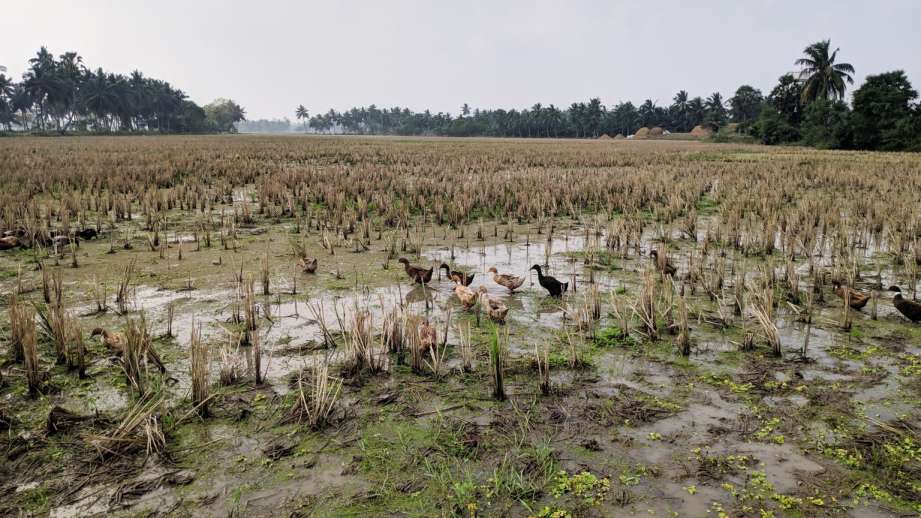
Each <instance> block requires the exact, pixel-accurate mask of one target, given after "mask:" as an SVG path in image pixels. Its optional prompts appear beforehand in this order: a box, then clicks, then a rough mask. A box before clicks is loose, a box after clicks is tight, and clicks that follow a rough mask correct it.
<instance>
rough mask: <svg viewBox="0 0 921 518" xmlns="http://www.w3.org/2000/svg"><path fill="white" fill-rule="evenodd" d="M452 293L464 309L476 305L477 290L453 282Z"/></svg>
mask: <svg viewBox="0 0 921 518" xmlns="http://www.w3.org/2000/svg"><path fill="white" fill-rule="evenodd" d="M454 294H455V295H457V299H458V300H460V302H461V304H463V306H464V308H465V309H470V308H472V307H473V306H474V305H476V301H477V292H475V291H473V290H472V289H470V288H468V287H467V286H464V285H463V284H461V283H459V282H455V283H454Z"/></svg>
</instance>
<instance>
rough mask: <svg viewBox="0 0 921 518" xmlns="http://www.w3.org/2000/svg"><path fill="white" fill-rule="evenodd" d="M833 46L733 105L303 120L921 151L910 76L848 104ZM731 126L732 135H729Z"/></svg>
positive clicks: (361, 130)
mask: <svg viewBox="0 0 921 518" xmlns="http://www.w3.org/2000/svg"><path fill="white" fill-rule="evenodd" d="M837 57H838V50H837V49H834V50H833V49H832V48H831V42H830V41H828V40H825V41H820V42H817V43H814V44H812V45H810V46H809V47H807V48H806V49H805V50H804V56H803V57H802V58H800V59H798V60H796V62H795V65H796V66H798V67H800V71H799V73H798V74H796V75H794V74H785V75H783V76H781V77H780V78H779V79H778V82H777V85H776V86H774V87H773V88H772V89H771V91H770V92H769V93H768V94H767V95H764V94H763V93H762V92H761V91H760V90H758V89H756V88H754V87H752V86H750V85H743V86H740V87H739V88H738V89H736V91H735V94H734V95H733V96H732V97H730V98H729V99H728V100H725V99H724V98H723V96H722V95H721V94H720V93H719V92H715V93H713V94H711V95H709V96H707V97H706V98H703V97H693V98H692V97H690V95H689V94H688V93H687V92H686V91H684V90H681V91H679V92H678V93H677V94H676V95H675V96H674V98H673V99H672V102H671V104H670V105H668V106H657V105H656V103H654V102H653V101H652V100H649V99H647V100H646V101H644V102H643V103H642V104H640V105H639V106H636V105H634V104H633V103H631V102H622V103H618V104H617V105H615V106H612V107H606V106H605V105H604V104H602V102H601V100H600V99H599V98H593V99H590V100H589V101H588V102H578V103H573V104H571V105H570V106H569V107H568V108H560V107H557V106H554V105H552V104H550V105H546V106H544V105H542V104H535V105H534V106H532V107H531V108H528V109H523V110H514V109H512V110H503V109H497V110H481V109H474V110H471V108H470V107H469V106H468V105H466V104H465V105H464V106H463V107H462V108H461V110H460V115H458V116H456V117H455V116H452V115H451V114H450V113H443V112H439V113H432V112H431V111H429V110H426V111H424V112H414V111H412V110H409V109H407V108H400V107H394V108H389V109H388V108H383V109H381V108H378V107H376V106H374V105H371V106H368V107H360V108H352V109H350V110H348V111H342V112H337V111H335V110H330V111H329V112H327V113H324V114H318V115H314V116H309V114H308V113H307V110H306V109H305V108H304V107H303V105H302V106H299V107H298V108H297V111H296V112H295V115H296V116H297V118H298V119H302V120H304V121H306V122H307V126H309V128H311V129H312V130H313V131H315V132H318V133H350V134H367V135H444V136H489V137H575V138H595V137H599V136H601V135H608V136H611V137H614V136H616V135H624V136H629V135H631V134H634V133H635V132H636V131H637V130H639V129H640V128H644V127H645V128H653V127H660V128H662V129H663V130H667V131H670V132H679V133H685V132H689V131H692V130H693V129H694V128H696V127H698V126H699V127H700V128H701V129H702V130H703V131H701V132H700V133H701V134H706V133H709V132H715V133H716V138H723V137H726V136H727V135H731V137H732V138H738V137H739V136H743V137H745V138H749V139H752V140H756V141H758V142H762V143H765V144H782V143H798V144H805V145H809V146H815V147H821V148H835V149H870V150H874V149H878V150H921V107H919V105H918V104H916V103H914V101H915V99H917V97H918V94H917V92H916V91H915V90H914V89H913V88H912V85H911V83H910V82H909V81H908V78H907V77H906V76H905V73H904V72H902V71H894V72H887V73H884V74H879V75H874V76H869V77H868V78H867V81H866V82H865V83H864V84H863V85H861V86H860V88H858V89H857V90H856V91H854V94H853V103H852V105H849V104H848V103H846V102H844V98H845V93H846V90H847V85H849V84H853V82H854V80H853V75H854V73H855V71H854V67H853V66H851V65H850V64H848V63H840V62H838V60H837ZM730 124H731V126H730Z"/></svg>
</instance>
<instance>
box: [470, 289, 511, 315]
mask: <svg viewBox="0 0 921 518" xmlns="http://www.w3.org/2000/svg"><path fill="white" fill-rule="evenodd" d="M477 291H478V293H479V294H480V305H481V306H483V308H485V309H486V314H487V315H489V318H490V319H491V320H493V321H494V322H499V323H500V324H504V323H505V316H506V315H508V306H506V305H505V304H503V303H502V302H501V301H500V300H498V299H494V298H492V297H490V296H489V293H487V292H486V286H480V289H479V290H477Z"/></svg>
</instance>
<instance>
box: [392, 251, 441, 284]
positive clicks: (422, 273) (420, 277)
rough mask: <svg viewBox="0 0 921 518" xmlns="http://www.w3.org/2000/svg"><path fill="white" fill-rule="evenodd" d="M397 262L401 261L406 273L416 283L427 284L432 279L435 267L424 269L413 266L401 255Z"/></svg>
mask: <svg viewBox="0 0 921 518" xmlns="http://www.w3.org/2000/svg"><path fill="white" fill-rule="evenodd" d="M398 261H399V262H401V263H403V269H404V270H406V275H409V278H410V279H412V280H413V282H415V283H416V284H428V283H429V281H430V280H432V272H433V271H434V270H435V268H429V269H428V270H426V269H425V268H422V267H420V266H414V265H411V264H409V259H407V258H405V257H401V258H400V259H399V260H398Z"/></svg>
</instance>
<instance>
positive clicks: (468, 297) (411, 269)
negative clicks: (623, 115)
mask: <svg viewBox="0 0 921 518" xmlns="http://www.w3.org/2000/svg"><path fill="white" fill-rule="evenodd" d="M649 256H650V257H651V258H652V260H653V264H654V265H655V266H656V268H657V269H658V270H659V271H660V272H662V273H663V274H664V275H667V276H674V275H675V274H676V273H677V272H678V268H677V267H676V266H675V265H674V264H672V263H671V261H670V260H669V259H668V257H659V253H658V251H657V250H651V251H650V252H649ZM399 262H400V263H402V264H403V268H404V270H405V271H406V275H407V276H409V278H410V279H411V280H412V281H413V282H414V283H416V284H428V283H429V282H430V281H431V280H432V272H433V271H434V267H430V268H428V269H426V268H423V267H421V266H416V265H413V264H411V263H410V262H409V260H408V259H406V258H405V257H401V258H400V259H399ZM438 268H439V269H440V270H444V271H445V275H446V276H447V277H448V279H450V280H451V282H453V283H454V294H455V295H457V298H458V300H460V302H461V305H463V306H464V308H465V309H471V308H472V307H474V306H475V305H476V304H477V303H479V304H480V306H481V307H482V308H483V309H484V310H485V311H486V313H487V314H488V315H489V317H490V318H491V319H493V320H495V321H497V322H505V316H506V315H507V314H508V306H506V305H505V304H503V303H502V301H500V300H498V299H496V298H495V297H491V296H490V295H489V293H488V291H487V289H486V287H485V286H480V287H479V289H477V290H474V289H472V288H470V283H472V282H473V278H474V276H475V275H476V274H473V273H466V272H462V271H457V270H452V269H451V267H450V266H448V265H447V264H445V263H441V265H440V266H439V267H438ZM530 270H535V271H537V281H538V283H539V284H540V285H541V287H543V288H544V289H545V290H547V293H548V294H549V295H550V296H551V297H560V296H562V295H563V294H564V293H566V291H567V290H568V289H569V283H568V282H560V281H558V280H557V279H556V278H554V277H551V276H549V275H544V272H543V270H542V269H541V267H540V265H539V264H535V265H534V266H532V267H531V268H530ZM488 272H489V273H491V274H492V280H493V282H495V283H496V284H498V285H500V286H503V287H505V288H506V289H508V291H509V293H515V290H517V289H518V288H520V287H521V286H522V285H523V284H524V281H525V277H519V276H516V275H511V274H507V273H499V270H497V269H496V268H495V267H491V268H489V270H488ZM832 284H833V286H834V292H835V295H837V296H838V297H840V298H841V299H844V298H845V297H846V298H847V300H848V304H849V305H850V307H851V308H853V309H855V310H858V311H859V310H861V309H863V308H864V306H866V305H867V302H869V301H870V296H869V295H867V294H866V293H861V292H859V291H857V290H855V289H853V288H850V287H848V286H843V285H842V284H841V283H840V282H838V281H835V282H833V283H832ZM889 291H892V292H895V296H893V298H892V305H893V306H894V307H895V309H896V310H898V312H899V313H901V314H902V315H903V316H905V318H907V319H908V320H910V321H912V322H919V321H921V303H918V302H915V301H913V300H908V299H906V298H904V297H902V290H900V289H899V287H898V286H890V287H889Z"/></svg>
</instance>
